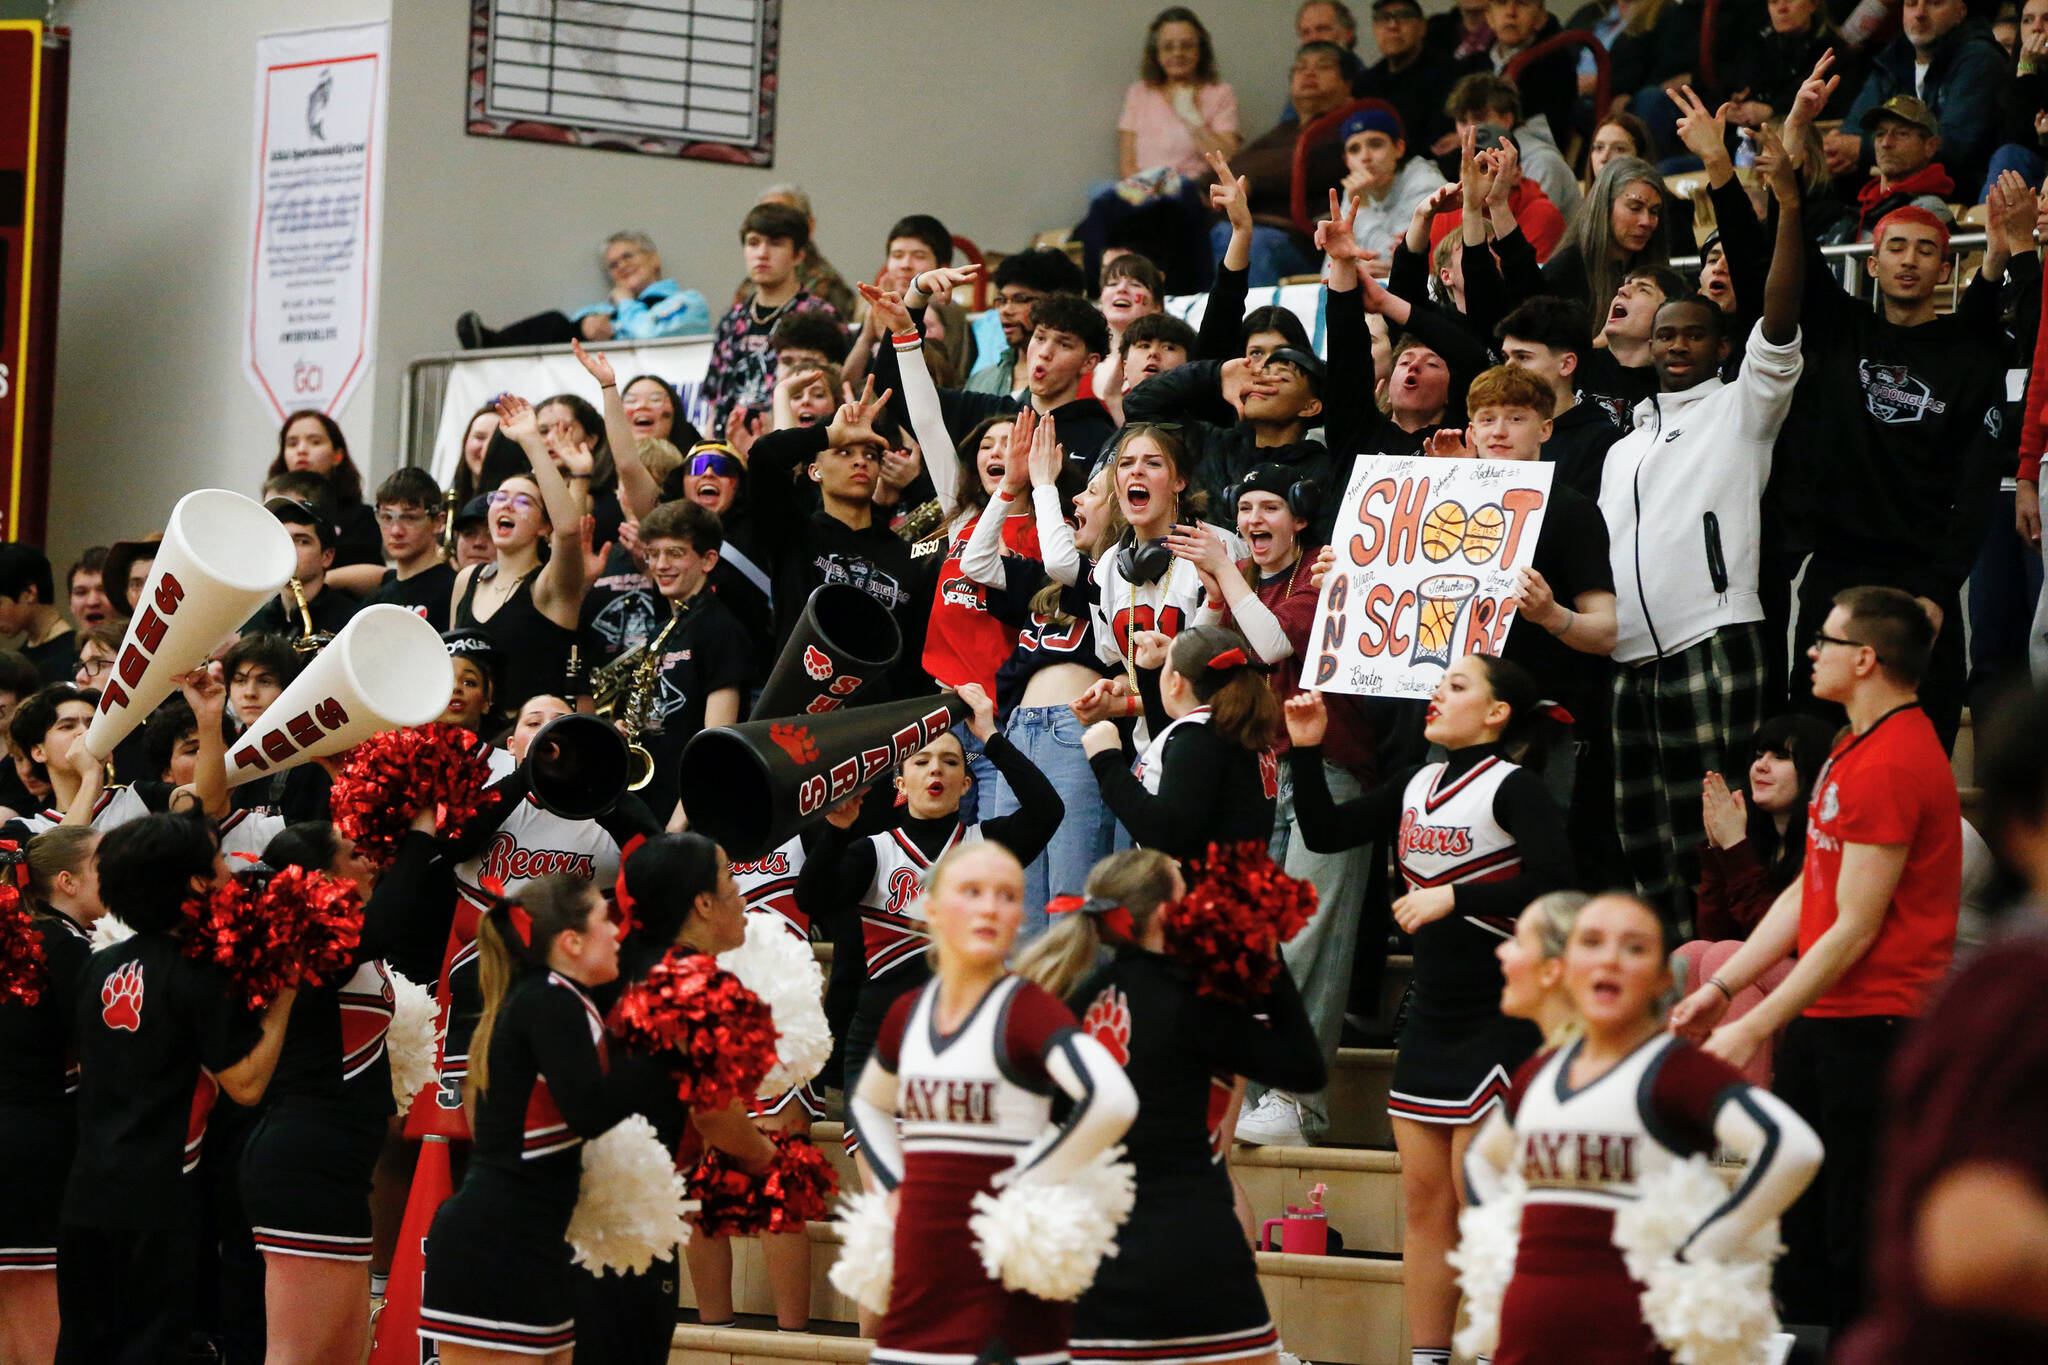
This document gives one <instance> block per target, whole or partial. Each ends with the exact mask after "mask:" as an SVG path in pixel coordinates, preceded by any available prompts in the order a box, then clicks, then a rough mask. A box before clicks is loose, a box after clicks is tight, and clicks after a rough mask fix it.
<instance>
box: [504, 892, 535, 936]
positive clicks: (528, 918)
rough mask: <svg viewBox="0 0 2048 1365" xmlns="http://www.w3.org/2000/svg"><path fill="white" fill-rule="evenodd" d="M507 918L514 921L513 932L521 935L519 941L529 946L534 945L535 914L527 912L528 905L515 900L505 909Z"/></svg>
mask: <svg viewBox="0 0 2048 1365" xmlns="http://www.w3.org/2000/svg"><path fill="white" fill-rule="evenodd" d="M505 918H506V919H508V920H510V921H512V932H513V933H515V934H517V935H519V941H520V942H521V943H523V944H525V945H526V946H527V947H528V948H531V947H532V946H533V916H532V915H529V914H527V913H526V907H525V906H523V905H521V904H519V902H517V901H514V902H513V903H512V904H511V905H510V906H508V907H507V908H506V910H505Z"/></svg>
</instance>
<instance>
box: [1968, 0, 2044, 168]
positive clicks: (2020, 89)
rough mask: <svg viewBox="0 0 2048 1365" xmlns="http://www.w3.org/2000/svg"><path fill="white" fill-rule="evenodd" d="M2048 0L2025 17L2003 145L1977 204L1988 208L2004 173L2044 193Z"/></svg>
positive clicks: (2035, 2) (2031, 1)
mask: <svg viewBox="0 0 2048 1365" xmlns="http://www.w3.org/2000/svg"><path fill="white" fill-rule="evenodd" d="M2044 67H2048V0H2027V6H2026V8H2025V9H2023V10H2021V11H2020V14H2019V34H2018V56H2017V58H2016V61H2015V65H2014V69H2013V79H2012V84H2011V85H2009V86H2007V87H2006V91H2005V100H2004V102H2003V106H2002V109H2001V117H2002V125H2003V126H2002V129H2001V131H2000V134H1999V136H2000V138H2001V139H2002V141H2001V142H2000V144H1999V146H1998V148H1997V150H1996V151H1994V152H1992V154H1991V166H1990V169H1989V170H1987V171H1986V172H1985V174H1984V188H1983V190H1982V191H1981V192H1980V193H1979V194H1978V196H1977V199H1978V202H1979V203H1982V202H1983V201H1984V199H1985V198H1986V196H1988V195H1989V193H1990V190H1991V186H1992V183H1993V182H1994V181H1996V180H1997V179H1998V173H1999V172H2000V171H2008V170H2011V171H2018V172H2019V173H2020V175H2021V176H2023V177H2024V178H2025V179H2026V182H2027V183H2028V184H2029V185H2032V186H2034V187H2035V188H2036V189H2039V188H2040V186H2041V176H2042V171H2043V170H2044V168H2048V159H2044V156H2043V148H2044V147H2048V70H2044V69H2043V68H2044Z"/></svg>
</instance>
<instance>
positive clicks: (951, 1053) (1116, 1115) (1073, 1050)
mask: <svg viewBox="0 0 2048 1365" xmlns="http://www.w3.org/2000/svg"><path fill="white" fill-rule="evenodd" d="M1023 899H1024V869H1023V866H1022V865H1021V864H1020V863H1018V861H1017V859H1016V858H1015V857H1013V856H1012V855H1011V854H1010V852H1009V851H1008V850H1007V849H1004V848H1002V847H1001V846H999V845H995V844H991V843H986V842H983V843H976V844H969V845H965V846H962V847H958V848H955V849H952V850H951V851H949V852H948V853H947V854H946V855H945V856H944V857H942V858H940V859H939V861H938V862H937V863H935V864H934V865H933V866H932V868H931V870H930V872H929V874H928V876H927V878H926V882H925V888H924V902H925V907H924V908H925V914H926V918H927V920H928V922H929V923H930V925H931V935H932V941H933V944H934V946H935V947H936V948H937V951H938V974H937V977H936V979H934V980H933V981H931V982H930V983H929V984H927V985H926V986H925V987H924V988H923V989H921V990H919V991H917V992H916V993H915V994H912V995H906V996H904V997H903V998H901V999H900V1000H898V1001H897V1002H896V1003H895V1005H894V1006H892V1007H891V1008H890V1010H889V1014H888V1017H887V1018H886V1019H885V1020H884V1021H883V1024H882V1029H881V1033H880V1036H879V1037H878V1038H877V1039H876V1040H875V1048H874V1053H873V1055H872V1056H871V1057H870V1058H869V1059H868V1063H867V1068H866V1070H864V1071H863V1072H862V1073H861V1076H860V1082H859V1087H858V1089H857V1090H856V1092H855V1093H854V1095H853V1098H852V1102H851V1103H850V1104H849V1105H848V1106H847V1111H848V1115H849V1117H850V1118H851V1120H852V1122H853V1124H854V1125H855V1127H857V1128H858V1129H859V1131H860V1137H861V1143H862V1148H863V1150H864V1151H865V1152H866V1153H867V1157H868V1162H869V1165H870V1167H871V1168H872V1169H873V1171H874V1173H875V1176H876V1178H877V1180H878V1181H879V1182H880V1185H881V1188H883V1189H886V1190H890V1191H892V1192H893V1193H894V1194H895V1196H896V1202H897V1213H896V1238H895V1269H894V1281H893V1283H892V1285H891V1288H890V1292H889V1311H888V1313H887V1314H886V1315H885V1316H884V1317H883V1318H882V1321H881V1324H880V1326H879V1328H878V1330H877V1331H876V1334H875V1349H874V1353H873V1355H872V1356H871V1357H870V1358H871V1359H872V1360H874V1361H876V1362H878V1365H973V1362H975V1361H977V1360H979V1359H982V1358H984V1353H985V1352H987V1351H988V1350H989V1349H990V1348H991V1347H993V1346H995V1345H997V1344H998V1343H1000V1345H1001V1348H1002V1349H1003V1350H1004V1351H1006V1352H1007V1353H1008V1356H1009V1358H1011V1359H1014V1360H1016V1361H1018V1362H1020V1365H1064V1362H1065V1361H1066V1360H1067V1337H1068V1317H1069V1313H1068V1310H1067V1309H1066V1308H1065V1307H1064V1306H1063V1305H1058V1304H1053V1303H1048V1302H1045V1301H1044V1300H1041V1299H1036V1298H1033V1297H1032V1296H1030V1295H1029V1294H1025V1293H1021V1292H1018V1291H1013V1290H1008V1289H1005V1288H1004V1287H1003V1285H1002V1283H1001V1281H1000V1280H997V1279H993V1278H991V1277H990V1276H989V1274H988V1272H987V1271H985V1270H984V1269H983V1268H982V1264H981V1257H980V1255H979V1254H978V1252H977V1250H976V1247H975V1238H974V1235H973V1233H972V1232H971V1231H969V1228H968V1217H969V1215H970V1213H971V1212H972V1207H973V1201H974V1197H975V1196H976V1195H977V1194H981V1193H984V1192H990V1191H993V1190H995V1189H997V1188H999V1187H1001V1186H1004V1185H1008V1184H1010V1183H1011V1182H1013V1181H1017V1180H1024V1181H1056V1180H1061V1179H1064V1178H1066V1177H1067V1176H1068V1175H1069V1174H1071V1173H1072V1172H1074V1171H1077V1170H1079V1169H1080V1168H1081V1167H1083V1166H1085V1165H1087V1164H1088V1163H1089V1162H1091V1161H1093V1160H1094V1159H1095V1157H1096V1156H1097V1155H1098V1154H1100V1153H1102V1152H1103V1151H1105V1150H1107V1149H1108V1148H1109V1146H1110V1145H1111V1144H1112V1143H1114V1142H1116V1141H1117V1139H1118V1138H1120V1137H1122V1136H1123V1133H1124V1130H1125V1129H1126V1128H1128V1127H1129V1126H1130V1124H1131V1120H1132V1118H1133V1117H1135V1115H1136V1113H1137V1097H1136V1096H1135V1095H1134V1094H1133V1093H1132V1091H1131V1083H1130V1082H1129V1081H1128V1080H1126V1079H1125V1078H1124V1073H1123V1072H1122V1070H1121V1069H1119V1068H1118V1066H1117V1064H1116V1061H1115V1059H1114V1058H1112V1057H1111V1056H1110V1055H1109V1053H1108V1052H1107V1051H1106V1050H1104V1048H1103V1046H1102V1045H1101V1044H1100V1043H1098V1042H1096V1041H1095V1040H1094V1039H1093V1038H1090V1037H1088V1036H1087V1035H1086V1034H1084V1033H1082V1032H1080V1031H1079V1029H1078V1028H1077V1027H1076V1026H1075V1021H1074V1016H1073V1015H1072V1014H1071V1013H1070V1012H1069V1011H1068V1010H1067V1007H1066V1006H1065V1005H1062V1004H1061V1003H1060V1002H1059V1001H1058V1000H1057V999H1055V998H1054V997H1053V996H1052V995H1051V994H1049V993H1048V992H1047V991H1045V990H1044V989H1043V988H1042V987H1039V986H1036V985H1034V984H1032V983H1030V982H1028V981H1025V980H1023V979H1022V978H1021V977H1016V976H1012V975H1010V974H1009V973H1008V972H1006V971H1005V970H1004V969H1003V962H1004V959H1005V958H1006V957H1007V956H1008V954H1009V951H1010V947H1011V945H1012V943H1014V942H1015V940H1016V936H1017V925H1018V922H1019V920H1020V919H1021V918H1022V916H1023ZM1059 1094H1064V1095H1065V1096H1067V1098H1068V1099H1070V1100H1072V1101H1073V1105H1072V1108H1071V1109H1070V1111H1069V1112H1068V1114H1067V1118H1066V1121H1065V1122H1064V1123H1063V1124H1062V1125H1060V1126H1059V1127H1053V1126H1052V1123H1051V1117H1052V1103H1053V1099H1054V1097H1055V1096H1056V1095H1059ZM899 1125H900V1133H899Z"/></svg>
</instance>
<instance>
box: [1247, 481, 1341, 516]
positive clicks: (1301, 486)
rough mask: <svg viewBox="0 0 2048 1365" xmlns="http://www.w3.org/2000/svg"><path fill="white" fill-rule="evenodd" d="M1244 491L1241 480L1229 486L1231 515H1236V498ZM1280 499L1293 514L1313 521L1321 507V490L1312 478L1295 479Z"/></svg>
mask: <svg viewBox="0 0 2048 1365" xmlns="http://www.w3.org/2000/svg"><path fill="white" fill-rule="evenodd" d="M1256 491H1260V492H1264V491H1267V490H1263V489H1261V490H1256ZM1244 492H1245V487H1244V483H1243V482H1242V481H1240V482H1238V483H1234V484H1232V485H1231V486H1230V489H1229V495H1230V503H1229V506H1230V514H1231V516H1233V517H1235V516H1236V515H1237V500H1238V499H1239V498H1241V497H1243V496H1244ZM1282 501H1284V502H1285V503H1286V504H1287V510H1288V511H1290V512H1292V513H1293V514H1294V515H1295V516H1297V517H1300V518H1301V519H1302V520H1303V521H1307V522H1313V521H1314V520H1315V519H1316V513H1318V512H1320V511H1321V510H1322V508H1323V490H1322V488H1321V487H1320V486H1318V485H1317V483H1316V481H1315V480H1314V479H1296V480H1295V481H1294V482H1293V483H1291V484H1289V485H1287V492H1286V493H1285V494H1283V495H1282Z"/></svg>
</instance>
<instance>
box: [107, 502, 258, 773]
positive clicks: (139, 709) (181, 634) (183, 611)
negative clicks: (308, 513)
mask: <svg viewBox="0 0 2048 1365" xmlns="http://www.w3.org/2000/svg"><path fill="white" fill-rule="evenodd" d="M297 564H298V552H297V551H296V550H294V549H293V548H292V537H291V532H289V531H287V530H285V529H284V525H283V523H282V522H280V521H278V519H277V518H276V517H274V516H272V515H271V514H270V513H269V512H268V511H266V510H265V509H264V507H263V505H262V504H261V503H258V502H253V501H251V500H250V499H248V498H245V497H243V496H242V495H241V494H240V493H231V492H229V491H228V490H227V489H225V488H202V489H200V490H198V491H197V492H193V493H187V494H186V495H185V496H184V497H182V498H179V499H178V505H177V506H176V507H173V508H172V509H171V521H170V524H169V525H168V526H166V527H165V528H164V539H163V543H162V544H161V545H159V546H158V547H157V551H156V563H155V564H153V565H152V566H151V567H150V570H149V581H148V582H147V583H145V584H144V585H143V588H142V596H141V597H140V598H139V599H138V600H137V601H136V604H135V617H134V619H133V620H131V621H129V623H128V634H127V636H126V637H125V638H123V639H122V641H121V650H120V653H118V654H116V655H115V656H114V666H113V667H112V668H111V669H109V670H108V671H107V677H106V681H105V682H103V683H101V684H100V705H99V712H98V714H96V715H95V716H94V717H93V718H92V728H91V729H89V730H87V731H86V732H85V747H86V748H87V749H89V750H91V751H92V753H93V755H94V756H95V757H98V758H106V757H107V756H108V755H110V754H112V753H113V752H114V746H115V745H117V744H119V743H120V742H121V741H122V740H124V739H126V738H127V737H128V735H129V732H130V731H132V730H134V729H135V727H136V726H138V725H140V724H142V722H143V721H145V720H148V719H149V713H150V712H152V711H154V710H155V709H156V704H157V703H158V702H160V701H162V700H163V699H164V698H165V697H166V696H168V695H170V691H171V688H172V687H174V686H175V685H176V681H177V678H178V675H179V674H181V673H189V672H191V671H192V670H193V669H195V668H197V667H199V666H200V665H201V664H203V663H205V662H206V658H207V656H208V655H209V654H211V653H212V652H213V649H214V646H216V645H218V644H219V643H220V642H221V640H222V639H224V638H226V637H227V636H229V635H232V634H233V633H234V631H235V628H236V627H237V626H239V625H241V624H242V623H243V622H244V621H246V620H248V619H249V617H250V615H251V614H253V613H254V612H255V610H256V609H257V608H258V607H260V606H262V605H263V599H265V598H266V597H269V596H270V595H271V594H272V593H274V592H277V591H278V590H279V589H281V588H282V587H284V585H285V582H286V581H287V580H288V579H290V578H291V576H292V570H293V569H294V568H295V567H297ZM115 590H116V591H118V590H119V589H118V586H117V587H116V589H115Z"/></svg>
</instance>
